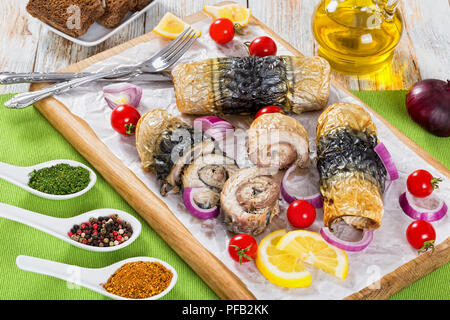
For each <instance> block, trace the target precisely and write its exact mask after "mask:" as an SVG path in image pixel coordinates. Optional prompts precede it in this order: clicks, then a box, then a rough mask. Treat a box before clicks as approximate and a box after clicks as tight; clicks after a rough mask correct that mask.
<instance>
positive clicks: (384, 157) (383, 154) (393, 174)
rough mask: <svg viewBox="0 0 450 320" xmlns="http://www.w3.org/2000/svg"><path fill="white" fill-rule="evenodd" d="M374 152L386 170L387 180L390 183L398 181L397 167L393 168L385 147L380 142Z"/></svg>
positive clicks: (392, 162) (393, 165)
mask: <svg viewBox="0 0 450 320" xmlns="http://www.w3.org/2000/svg"><path fill="white" fill-rule="evenodd" d="M374 150H375V152H376V153H377V154H378V156H379V157H380V159H381V162H383V165H384V167H385V168H386V171H387V174H388V180H391V181H392V180H396V179H398V170H397V167H396V166H395V164H394V161H393V160H392V157H391V154H390V153H389V151H388V149H387V148H386V146H385V145H384V144H383V143H382V142H380V143H379V144H377V145H376V146H375V148H374Z"/></svg>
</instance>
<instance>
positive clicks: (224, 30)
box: [209, 18, 235, 44]
mask: <svg viewBox="0 0 450 320" xmlns="http://www.w3.org/2000/svg"><path fill="white" fill-rule="evenodd" d="M234 33H235V31H234V23H233V21H231V20H230V19H227V18H219V19H216V20H214V22H213V23H212V24H211V26H210V27H209V35H210V36H211V38H212V39H213V40H214V41H215V42H217V43H220V44H225V43H228V42H230V41H231V40H233V38H234Z"/></svg>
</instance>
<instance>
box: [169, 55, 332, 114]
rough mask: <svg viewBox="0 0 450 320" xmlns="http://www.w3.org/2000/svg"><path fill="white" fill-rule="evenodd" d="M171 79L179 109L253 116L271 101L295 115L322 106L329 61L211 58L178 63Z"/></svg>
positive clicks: (310, 59)
mask: <svg viewBox="0 0 450 320" xmlns="http://www.w3.org/2000/svg"><path fill="white" fill-rule="evenodd" d="M172 79H173V82H174V88H175V96H176V100H177V107H178V110H180V112H182V113H187V114H196V115H218V114H219V115H220V114H252V113H256V112H257V111H258V110H259V109H260V108H262V107H266V106H269V105H276V106H279V107H281V108H282V109H283V110H284V111H285V112H293V113H296V114H300V113H302V112H304V111H311V110H320V109H323V108H324V107H325V106H326V105H327V102H328V96H329V91H330V65H329V64H328V62H327V61H326V60H325V59H323V58H320V57H313V58H311V57H300V56H298V57H294V56H267V57H254V56H249V57H231V58H214V59H207V60H203V61H198V62H191V63H185V64H179V65H177V66H176V67H175V68H174V70H173V71H172Z"/></svg>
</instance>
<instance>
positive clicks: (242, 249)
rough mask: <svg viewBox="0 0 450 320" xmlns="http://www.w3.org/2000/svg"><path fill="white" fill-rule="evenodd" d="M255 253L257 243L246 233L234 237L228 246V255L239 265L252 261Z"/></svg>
mask: <svg viewBox="0 0 450 320" xmlns="http://www.w3.org/2000/svg"><path fill="white" fill-rule="evenodd" d="M257 252H258V243H257V242H256V240H255V238H253V237H252V236H251V235H249V234H246V233H242V234H238V235H235V236H234V237H233V238H231V240H230V243H229V244H228V253H229V254H230V256H231V258H232V259H233V260H235V261H237V262H239V264H242V263H244V262H249V261H251V260H254V259H255V258H256V253H257Z"/></svg>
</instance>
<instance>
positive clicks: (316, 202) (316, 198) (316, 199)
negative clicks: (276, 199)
mask: <svg viewBox="0 0 450 320" xmlns="http://www.w3.org/2000/svg"><path fill="white" fill-rule="evenodd" d="M295 168H296V165H293V166H291V167H290V168H289V169H288V170H286V173H285V174H284V176H283V179H282V180H281V188H280V191H281V196H282V197H283V199H284V200H285V201H286V202H287V203H289V204H290V203H292V202H294V201H296V200H305V201H308V202H309V203H311V204H312V205H313V207H314V208H316V209H320V208H322V207H323V199H322V195H321V194H320V193H319V192H317V193H315V194H313V195H311V196H307V197H302V198H296V197H294V196H292V195H291V194H289V192H287V190H286V187H285V185H286V183H287V181H286V180H287V177H288V176H289V174H290V173H291V172H292V171H294V170H295Z"/></svg>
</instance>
